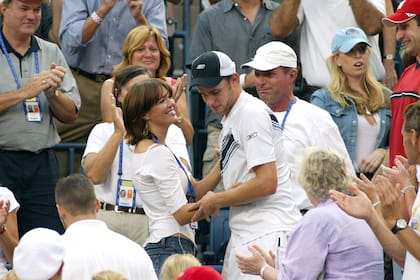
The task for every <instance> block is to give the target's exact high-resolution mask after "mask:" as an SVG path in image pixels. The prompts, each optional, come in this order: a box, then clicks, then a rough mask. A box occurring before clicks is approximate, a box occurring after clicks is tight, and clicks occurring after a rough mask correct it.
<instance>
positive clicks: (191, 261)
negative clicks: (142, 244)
mask: <svg viewBox="0 0 420 280" xmlns="http://www.w3.org/2000/svg"><path fill="white" fill-rule="evenodd" d="M200 265H201V263H200V261H199V260H198V259H197V258H196V257H194V256H193V255H191V254H175V255H172V256H170V257H169V258H167V259H166V261H165V262H164V263H163V265H162V268H161V270H160V276H159V279H160V280H175V279H176V278H177V277H178V276H179V275H181V273H182V272H183V271H184V270H185V269H186V268H188V267H191V266H200Z"/></svg>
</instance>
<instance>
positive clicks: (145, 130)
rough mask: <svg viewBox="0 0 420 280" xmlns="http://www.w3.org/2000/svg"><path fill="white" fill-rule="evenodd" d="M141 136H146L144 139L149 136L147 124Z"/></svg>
mask: <svg viewBox="0 0 420 280" xmlns="http://www.w3.org/2000/svg"><path fill="white" fill-rule="evenodd" d="M143 136H146V137H147V136H149V126H148V125H147V123H146V125H145V126H144V129H143Z"/></svg>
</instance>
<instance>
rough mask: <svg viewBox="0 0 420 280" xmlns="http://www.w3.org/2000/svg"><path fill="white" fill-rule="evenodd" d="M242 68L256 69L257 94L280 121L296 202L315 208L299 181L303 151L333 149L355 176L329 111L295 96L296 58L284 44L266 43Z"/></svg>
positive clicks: (299, 204)
mask: <svg viewBox="0 0 420 280" xmlns="http://www.w3.org/2000/svg"><path fill="white" fill-rule="evenodd" d="M241 67H251V68H253V69H254V72H255V77H256V88H257V93H258V95H259V97H260V99H261V100H263V101H264V102H265V103H266V104H267V105H268V107H270V109H271V110H273V112H274V114H275V115H276V117H277V119H278V120H279V123H280V127H281V129H282V130H283V134H282V136H283V144H284V147H285V152H286V155H287V163H288V164H289V168H290V171H291V183H292V195H293V199H294V200H295V201H296V203H297V205H298V206H299V209H300V210H301V212H302V213H304V212H306V211H307V210H308V209H309V208H311V206H312V205H311V203H310V201H309V199H308V198H307V196H306V193H305V191H304V190H303V189H302V187H301V186H299V185H298V183H297V178H296V173H297V170H296V169H297V163H296V159H297V158H298V156H299V154H300V153H301V152H302V151H303V150H304V148H306V147H309V146H318V147H331V148H334V149H335V150H337V151H338V152H339V153H340V154H341V155H342V156H343V158H344V159H345V162H346V165H347V169H348V171H349V172H350V173H352V174H354V169H353V166H352V163H351V160H350V157H349V154H348V153H347V150H346V146H345V145H344V142H343V139H342V138H341V135H340V132H339V130H338V128H337V125H336V124H335V123H334V121H333V119H332V118H331V116H330V114H329V113H328V112H327V111H325V110H323V109H321V108H319V107H317V106H315V105H312V104H310V103H308V102H306V101H304V100H301V99H299V98H297V97H296V96H294V94H293V89H294V84H295V81H296V77H297V76H298V70H297V57H296V53H295V52H294V51H293V49H292V48H291V47H289V46H288V45H286V44H284V43H282V42H270V43H267V44H265V45H263V46H261V47H260V48H259V49H258V50H257V52H256V54H255V57H254V59H253V60H252V61H250V62H248V63H245V64H243V65H242V66H241Z"/></svg>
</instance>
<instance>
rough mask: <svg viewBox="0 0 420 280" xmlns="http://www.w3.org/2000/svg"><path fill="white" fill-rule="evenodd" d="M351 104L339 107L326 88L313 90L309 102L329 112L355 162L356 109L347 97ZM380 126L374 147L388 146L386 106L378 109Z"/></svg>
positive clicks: (389, 125) (389, 116)
mask: <svg viewBox="0 0 420 280" xmlns="http://www.w3.org/2000/svg"><path fill="white" fill-rule="evenodd" d="M347 101H348V102H349V103H350V104H351V106H347V107H341V105H340V104H338V103H337V102H336V101H335V100H334V99H332V97H331V95H330V92H329V91H328V89H326V88H322V89H319V90H317V91H315V92H314V93H313V94H312V96H311V103H312V104H314V105H316V106H318V107H320V108H322V109H324V110H326V111H327V112H328V113H330V115H331V117H332V118H333V120H334V122H335V123H336V124H337V126H338V129H339V130H340V134H341V137H343V140H344V144H345V145H346V148H347V151H348V153H349V156H350V158H351V160H352V162H353V163H354V162H355V153H356V143H357V110H356V105H355V104H354V101H353V100H352V99H351V98H348V99H347ZM379 115H380V119H381V127H380V130H379V134H378V137H377V139H376V148H385V149H386V148H388V138H389V130H390V128H391V111H390V110H389V109H387V108H382V109H380V110H379Z"/></svg>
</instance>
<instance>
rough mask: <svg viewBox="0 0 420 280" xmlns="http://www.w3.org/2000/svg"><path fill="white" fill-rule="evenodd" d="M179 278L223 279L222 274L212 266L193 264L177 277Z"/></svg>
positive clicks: (180, 279) (190, 279) (184, 279)
mask: <svg viewBox="0 0 420 280" xmlns="http://www.w3.org/2000/svg"><path fill="white" fill-rule="evenodd" d="M176 279H177V280H197V279H206V280H223V277H222V275H220V273H219V272H217V271H216V270H215V269H214V268H212V267H211V266H205V265H202V266H192V267H189V268H187V269H186V270H184V272H183V273H182V274H181V275H180V276H178V278H176Z"/></svg>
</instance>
